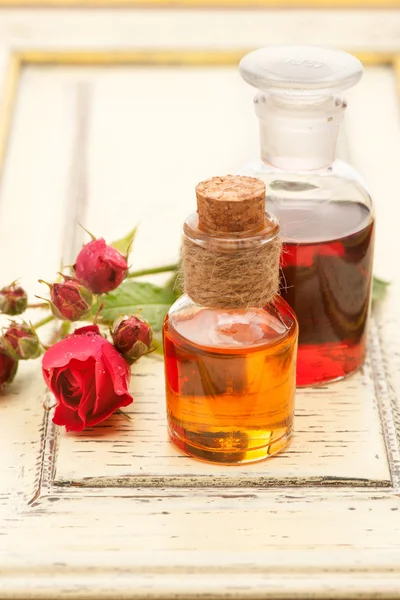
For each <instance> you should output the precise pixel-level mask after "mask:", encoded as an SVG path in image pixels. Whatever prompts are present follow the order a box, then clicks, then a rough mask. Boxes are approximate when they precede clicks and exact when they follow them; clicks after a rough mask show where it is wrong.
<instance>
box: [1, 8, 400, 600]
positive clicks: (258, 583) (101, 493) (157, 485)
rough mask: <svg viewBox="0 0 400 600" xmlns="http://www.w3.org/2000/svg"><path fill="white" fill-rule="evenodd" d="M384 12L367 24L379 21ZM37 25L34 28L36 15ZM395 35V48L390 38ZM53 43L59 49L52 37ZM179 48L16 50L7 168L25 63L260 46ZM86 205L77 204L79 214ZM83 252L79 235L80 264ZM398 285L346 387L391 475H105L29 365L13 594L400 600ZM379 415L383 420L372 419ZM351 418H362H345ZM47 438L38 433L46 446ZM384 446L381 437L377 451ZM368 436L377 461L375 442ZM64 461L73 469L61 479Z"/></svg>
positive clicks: (157, 58)
mask: <svg viewBox="0 0 400 600" xmlns="http://www.w3.org/2000/svg"><path fill="white" fill-rule="evenodd" d="M79 16H80V15H79V14H77V15H76V19H77V22H79V21H78V19H79ZM381 16H382V15H380V14H378V16H377V19H375V18H374V17H373V16H372V15H371V16H370V17H368V18H370V22H371V23H372V24H373V23H375V21H376V20H377V21H379V19H380V18H381ZM26 18H27V19H28V21H29V14H27V17H26ZM51 18H53V16H52V17H51ZM140 18H141V17H140ZM195 18H196V15H193V19H195ZM269 18H270V15H268V19H269ZM271 18H272V19H273V18H274V17H272V16H271ZM279 18H280V17H279V15H278V19H279ZM115 19H116V20H118V17H115ZM129 19H132V22H133V21H134V20H135V17H134V16H132V14H131V15H130V16H129ZM143 19H144V20H145V17H143ZM28 21H26V22H28ZM46 27H47V25H46V23H45V25H44V29H46ZM0 31H1V23H0ZM50 37H51V36H50ZM115 39H116V38H115ZM386 40H389V42H390V27H389V30H388V32H387V38H386ZM394 41H395V40H394ZM389 42H388V43H389ZM392 42H393V40H392ZM46 43H47V45H49V46H51V45H52V44H53V45H54V42H53V41H50V43H49V42H46V39H44V42H43V44H44V45H46ZM180 43H181V42H180ZM60 45H61V46H68V44H65V43H63V42H61V44H60ZM194 45H196V44H194ZM390 45H391V46H394V42H393V43H390V44H389V46H390ZM246 47H249V45H248V43H246ZM172 48H173V46H172V44H171V45H169V46H166V47H165V50H163V51H160V50H159V49H157V50H154V49H153V50H152V49H151V47H149V46H147V47H146V46H142V47H139V46H136V47H134V48H132V49H129V50H122V49H120V48H117V49H115V48H114V49H111V50H110V48H107V49H104V48H103V46H102V45H101V44H100V48H98V49H94V50H93V49H90V50H88V49H85V48H84V47H83V46H81V47H79V46H78V45H77V44H75V43H74V44H71V45H70V47H62V48H61V49H59V48H58V47H57V49H56V50H55V49H54V47H53V48H51V47H50V49H49V48H47V49H46V48H45V49H43V47H40V43H38V42H37V43H36V44H33V45H32V46H31V47H30V48H28V47H27V45H26V44H25V45H24V46H20V47H18V44H16V45H15V46H14V49H13V50H12V51H11V52H10V51H8V50H5V51H3V53H2V55H0V58H2V59H3V61H4V62H6V63H7V64H8V69H6V70H5V71H2V70H1V69H0V73H1V72H3V73H5V77H4V79H3V95H2V96H1V98H2V103H1V105H0V157H1V161H0V162H3V159H4V160H6V158H7V157H6V154H7V152H6V151H7V138H8V135H7V133H9V131H10V129H11V125H12V112H13V100H14V98H15V96H16V91H17V88H18V74H19V72H20V70H21V67H23V66H24V65H25V64H49V63H51V64H88V65H93V64H103V65H104V64H182V63H184V64H190V65H196V64H199V65H200V64H213V65H217V64H233V63H237V61H238V58H239V56H241V55H242V54H244V53H245V51H246V49H245V47H244V44H243V47H241V48H240V49H235V50H233V51H232V50H229V49H227V48H222V49H221V50H220V51H216V50H215V49H213V48H212V46H211V45H210V44H208V45H206V46H205V47H204V48H201V49H197V50H187V48H188V46H186V49H184V50H182V47H179V48H175V49H172ZM360 48H361V46H359V49H360ZM365 48H366V51H364V52H361V53H360V56H361V58H362V59H363V61H364V63H367V64H371V65H382V64H383V65H390V66H392V67H393V70H394V72H396V73H397V74H398V73H399V64H400V59H399V54H398V52H399V51H400V45H399V48H398V49H394V50H392V51H390V52H386V51H380V52H371V49H370V48H368V47H367V46H366V45H365ZM0 64H1V61H0ZM6 168H7V167H6ZM79 210H80V207H79V206H76V207H75V208H74V215H76V214H77V213H79ZM70 241H71V240H70ZM81 241H82V239H81V238H75V239H74V240H72V244H70V246H71V247H70V252H71V253H72V254H73V253H74V252H76V250H77V248H78V247H79V245H80V244H81ZM399 282H400V280H399ZM392 287H393V293H392V294H391V295H390V297H389V299H388V301H387V303H386V304H385V305H384V306H383V307H382V309H381V312H379V313H378V314H377V316H376V319H375V322H374V325H373V327H374V330H373V333H372V336H371V345H370V362H369V365H368V366H367V368H366V369H365V370H364V372H363V374H362V375H361V376H360V378H359V379H357V380H356V383H354V387H353V389H352V388H351V386H352V385H353V383H351V380H349V382H350V383H349V386H350V387H349V388H346V389H348V398H353V400H354V403H356V399H357V398H359V393H360V390H361V388H362V387H363V386H364V387H366V388H367V389H368V390H371V389H372V387H371V385H372V384H371V381H372V378H371V376H370V373H371V371H372V373H373V380H374V382H375V398H376V401H377V407H378V412H379V413H380V418H381V422H382V425H383V436H382V440H383V443H384V447H383V446H382V448H383V449H384V451H385V453H386V455H387V465H386V466H385V464H384V463H385V461H386V459H385V461H384V462H383V463H382V464H381V463H379V464H380V465H381V466H379V469H378V471H377V476H376V477H375V476H372V475H371V477H365V478H362V477H361V478H357V476H353V475H351V476H350V477H349V476H348V475H346V477H344V478H343V479H341V477H340V476H338V477H337V478H336V479H334V478H331V477H330V476H329V474H328V477H325V478H324V477H323V476H319V475H318V476H315V477H314V478H313V477H309V476H305V475H304V473H303V472H299V474H298V477H292V476H291V469H295V468H297V467H296V464H294V463H293V466H292V467H290V468H288V469H286V470H285V469H283V475H282V472H281V469H280V467H279V468H278V467H277V466H276V465H278V464H279V463H271V467H268V469H271V471H270V472H269V473H268V476H267V477H266V478H263V477H262V471H257V470H251V469H249V471H248V472H246V470H242V471H227V474H226V475H225V472H223V473H222V472H214V471H210V472H209V471H207V470H205V471H204V472H203V473H201V471H202V469H201V468H200V467H198V463H195V464H196V468H195V471H194V474H191V473H190V472H189V471H186V474H184V477H182V478H181V479H179V478H177V477H175V475H174V473H173V471H171V472H170V473H169V474H167V475H166V476H165V477H163V476H160V474H156V475H155V476H153V477H152V476H151V474H150V476H149V477H144V476H140V477H139V476H133V477H130V478H129V477H121V470H120V468H119V467H116V466H115V465H114V466H112V467H109V466H107V465H106V464H105V461H104V459H105V457H106V456H107V450H106V451H105V453H103V451H102V450H101V448H102V446H101V444H99V447H100V450H99V451H97V452H98V454H97V456H96V454H95V460H94V462H92V463H90V462H87V461H86V458H85V459H82V456H83V455H79V453H77V454H76V455H74V454H73V453H74V452H75V449H76V448H78V446H76V445H74V444H75V442H73V446H71V445H69V442H68V441H66V439H64V438H62V439H61V438H60V437H59V435H58V433H56V431H55V428H54V426H53V425H52V424H51V420H50V416H51V415H49V413H48V412H46V411H44V410H43V409H42V406H41V400H42V401H44V400H45V399H46V398H45V397H44V396H43V394H44V392H43V384H42V380H41V375H40V373H39V372H38V370H37V369H36V368H34V367H33V366H31V365H27V366H26V373H24V372H22V377H21V379H20V380H18V381H17V383H16V384H15V387H14V388H13V389H14V392H13V393H14V394H15V396H16V398H15V399H14V398H11V399H10V402H9V403H8V402H6V405H5V408H4V413H3V414H4V417H3V419H5V418H6V419H7V421H4V420H3V428H2V429H1V431H2V432H3V440H5V441H4V443H3V446H2V444H1V442H0V452H1V451H2V452H3V454H2V455H3V456H6V457H7V458H6V460H5V467H3V466H2V465H1V464H0V474H1V475H2V477H4V478H5V480H6V482H7V486H6V489H5V490H4V493H3V490H1V489H0V514H1V516H2V517H3V519H2V521H1V522H0V534H3V535H1V536H0V550H1V551H2V553H1V555H0V556H1V561H0V597H5V598H11V597H24V596H28V597H32V598H33V597H35V598H44V597H49V598H50V597H54V596H56V595H57V597H67V596H70V597H71V596H72V597H77V598H78V597H79V598H80V597H86V598H99V597H102V598H115V597H121V598H135V597H137V598H144V597H152V598H169V597H171V596H173V595H174V596H177V597H182V598H183V597H185V598H199V597H204V596H205V594H209V595H212V596H213V597H221V598H231V597H234V598H243V597H249V598H258V597H259V598H261V597H262V598H266V597H269V598H274V597H275V598H276V597H280V598H294V597H296V598H302V597H306V596H307V597H318V598H324V597H326V598H329V597H332V596H334V597H337V598H339V597H346V598H347V597H353V598H360V597H364V598H368V597H371V596H372V595H376V596H377V597H381V598H389V597H398V594H399V590H400V568H399V557H400V541H399V540H400V537H399V532H400V526H399V524H398V522H397V520H396V519H395V518H394V517H396V516H397V514H398V511H399V510H400V506H399V498H398V496H399V493H400V479H399V478H400V470H399V465H400V463H399V460H400V458H399V436H400V432H399V428H400V412H399V402H398V397H399V392H400V377H399V375H398V371H399V366H400V364H399V363H400V361H399V358H398V357H397V356H396V352H397V349H398V342H397V337H398V333H397V332H398V331H400V326H399V325H397V318H396V317H397V305H398V301H397V298H398V291H397V290H398V286H397V283H396V285H393V286H392ZM160 368H161V367H160V365H159V363H157V362H154V363H150V362H149V363H146V366H145V365H143V366H142V367H141V369H143V372H142V374H146V369H149V372H151V373H155V372H157V373H159V372H160ZM23 375H25V377H24V376H23ZM160 377H161V375H157V381H159V380H160ZM346 385H347V384H346ZM150 386H151V382H150V379H149V378H147V379H146V377H144V378H143V393H144V394H146V393H148V392H146V390H148V389H149V388H150ZM312 393H313V394H314V395H315V398H314V400H313V402H318V398H317V396H318V394H321V393H322V392H321V391H318V390H317V391H314V392H312ZM326 396H327V397H328V394H326ZM32 398H35V403H34V404H32V403H31V400H32ZM16 399H19V402H20V406H21V407H22V408H24V407H25V408H26V409H27V408H29V411H30V412H29V413H27V414H29V417H28V419H29V422H28V421H26V422H25V421H24V419H21V412H20V408H19V409H18V410H17V409H16V408H13V406H12V403H11V400H16ZM38 399H39V400H38ZM14 404H15V402H14ZM359 405H360V406H361V403H360V404H359ZM351 406H352V405H351V403H350V402H349V403H348V407H350V408H351ZM0 408H2V407H0ZM138 410H139V412H140V408H139V409H138ZM373 410H375V409H373ZM378 412H376V413H375V412H373V411H371V412H370V413H369V415H370V416H369V417H368V419H369V418H371V419H373V418H374V415H377V414H378ZM360 414H361V412H360ZM349 415H350V410H349V408H348V409H347V412H345V415H344V417H343V422H346V419H348V418H349ZM368 423H369V421H368ZM38 427H39V428H40V431H39V433H40V435H36V434H37V433H38V430H37V428H38ZM127 427H129V426H127ZM378 429H379V428H378ZM366 431H367V429H366ZM368 431H369V429H368ZM62 435H64V434H62ZM379 436H380V434H379V432H378V431H376V432H374V444H375V443H376V444H377V446H376V447H379V443H380V442H379V439H380V437H379ZM89 437H90V433H89ZM378 438H379V439H378ZM60 439H61V450H60V447H59V448H58V445H59V444H60ZM11 440H12V449H11V459H10V458H9V455H8V454H7V452H8V450H9V445H10V443H11ZM360 440H361V442H360V443H365V448H366V451H367V450H368V444H367V442H368V439H367V435H366V434H365V435H364V434H363V435H362V436H361V437H360ZM87 443H89V444H92V441H91V440H89V442H87ZM374 447H375V446H374ZM71 448H72V450H71ZM57 451H58V459H59V460H60V465H61V466H60V473H59V474H57V473H55V467H56V462H57V460H55V459H57ZM71 452H72V454H71ZM63 453H64V454H63ZM21 454H22V456H21ZM74 456H75V457H76V458H75V460H72V458H74ZM88 456H90V455H88ZM71 457H72V458H71ZM361 459H362V455H358V456H357V455H356V454H353V455H351V456H350V455H349V458H348V459H347V458H346V460H348V461H349V463H351V464H352V465H355V466H354V469H356V468H357V462H356V461H357V460H359V461H360V465H359V472H360V473H361V472H363V469H364V468H365V467H364V465H363V464H362V462H361ZM142 460H144V459H142ZM185 460H186V459H185ZM75 461H76V462H75ZM82 461H84V462H83V463H82ZM102 461H103V462H102ZM352 461H353V462H352ZM378 462H379V461H378ZM94 463H96V464H100V465H103V464H104V474H102V475H101V476H100V477H99V476H98V473H97V471H96V469H97V467H96V469H94V471H93V474H92V475H91V476H90V477H89V478H86V477H76V473H78V475H79V474H80V475H82V473H83V475H85V474H86V473H88V472H89V468H92V467H93V464H94ZM82 464H83V465H84V466H83V467H81V466H80V465H82ZM185 464H186V463H185ZM264 464H266V463H264ZM303 464H305V463H303ZM10 465H11V467H10ZM274 465H275V466H274ZM367 466H368V465H367ZM386 467H388V468H389V472H387V468H386ZM368 468H369V467H368ZM2 469H3V470H2ZM205 469H206V468H205ZM260 469H262V467H260ZM274 470H275V471H276V473H277V475H276V476H274V475H273V474H272V473H273V471H274ZM355 472H356V471H355V470H354V473H355ZM352 473H353V471H352ZM371 473H372V471H371ZM70 474H72V476H71V479H68V477H69V475H70ZM201 474H202V475H203V477H201V476H200V475H201ZM204 474H205V475H207V474H208V479H207V477H206V476H204ZM60 475H61V476H60ZM6 477H8V478H7V479H6ZM304 483H306V485H304ZM274 540H275V541H274ZM3 542H4V543H3Z"/></svg>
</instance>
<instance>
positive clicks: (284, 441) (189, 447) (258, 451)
mask: <svg viewBox="0 0 400 600" xmlns="http://www.w3.org/2000/svg"><path fill="white" fill-rule="evenodd" d="M168 433H169V438H170V440H171V442H172V443H173V445H174V446H176V447H177V448H178V449H179V450H181V451H182V452H184V453H185V454H187V455H188V456H190V457H191V458H195V459H197V460H200V461H202V462H208V463H213V464H223V465H227V466H229V465H232V466H233V465H240V464H246V463H253V462H259V461H261V460H265V459H266V458H269V457H271V456H274V455H275V454H278V452H281V451H282V450H284V449H285V448H286V447H287V446H288V445H289V443H290V440H291V438H292V435H293V431H292V430H288V431H287V432H286V433H284V434H283V435H281V436H280V437H279V438H277V439H275V440H274V441H272V442H270V443H268V444H266V445H263V446H258V447H253V448H246V449H241V450H236V451H229V449H228V448H219V449H215V448H207V447H205V446H199V445H198V444H193V443H192V442H190V441H188V440H187V439H183V438H182V437H180V435H178V433H177V432H176V431H174V430H173V429H171V427H170V426H168Z"/></svg>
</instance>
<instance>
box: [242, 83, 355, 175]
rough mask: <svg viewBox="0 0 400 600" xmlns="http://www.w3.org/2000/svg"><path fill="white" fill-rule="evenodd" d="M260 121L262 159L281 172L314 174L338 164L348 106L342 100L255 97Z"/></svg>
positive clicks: (258, 95) (259, 95)
mask: <svg viewBox="0 0 400 600" xmlns="http://www.w3.org/2000/svg"><path fill="white" fill-rule="evenodd" d="M254 102H255V107H256V114H257V116H258V118H259V119H260V137H261V158H262V160H263V161H264V162H266V163H268V164H270V165H272V166H274V167H277V168H279V169H284V170H288V171H289V170H290V171H311V170H317V169H322V168H324V167H327V166H329V165H330V164H331V163H332V162H333V161H334V160H335V154H336V145H337V139H338V133H339V126H340V123H341V121H342V119H343V112H344V109H345V108H346V103H345V101H344V100H343V99H342V98H339V97H322V98H312V99H311V98H300V99H299V98H296V99H291V98H286V97H283V96H274V95H269V94H265V93H263V92H261V93H259V94H257V96H256V97H255V101H254Z"/></svg>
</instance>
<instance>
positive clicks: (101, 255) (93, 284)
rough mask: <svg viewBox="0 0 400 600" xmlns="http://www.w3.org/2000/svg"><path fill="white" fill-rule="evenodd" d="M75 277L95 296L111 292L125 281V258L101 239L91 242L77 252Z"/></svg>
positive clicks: (126, 265)
mask: <svg viewBox="0 0 400 600" xmlns="http://www.w3.org/2000/svg"><path fill="white" fill-rule="evenodd" d="M74 270H75V277H76V278H77V279H79V280H80V281H83V283H84V284H85V285H86V286H87V287H88V288H89V289H90V290H91V291H92V292H94V293H95V294H104V293H106V292H111V290H115V288H117V287H118V286H119V284H120V283H122V281H123V280H124V279H125V277H126V273H127V271H128V263H127V262H126V258H125V257H124V256H123V255H122V254H121V252H118V250H116V249H115V248H113V247H112V246H107V244H106V243H105V241H104V240H103V239H99V240H93V241H92V242H89V243H88V244H86V245H85V246H83V248H82V250H81V251H80V252H79V254H78V256H77V259H76V263H75V265H74Z"/></svg>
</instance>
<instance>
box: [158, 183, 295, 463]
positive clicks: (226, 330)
mask: <svg viewBox="0 0 400 600" xmlns="http://www.w3.org/2000/svg"><path fill="white" fill-rule="evenodd" d="M255 181H256V180H255V179H253V178H249V177H226V178H213V179H212V180H208V181H206V182H202V184H201V185H203V191H204V189H205V190H206V192H205V195H203V199H204V198H205V200H206V203H207V207H206V208H207V209H208V208H209V207H210V205H215V204H216V205H217V206H216V210H215V213H216V215H217V218H216V219H214V220H213V224H214V223H217V219H218V220H220V219H221V218H222V220H223V223H222V225H224V224H225V223H226V219H230V222H231V225H233V228H232V227H224V226H223V227H221V222H219V223H217V227H216V228H214V227H211V226H210V219H208V222H207V223H206V219H204V220H202V216H201V215H202V213H201V210H199V212H198V213H195V214H193V215H191V216H190V217H189V218H188V219H187V220H186V222H185V225H184V260H183V267H184V279H185V289H186V291H187V293H185V294H184V295H183V296H181V298H179V300H178V301H177V302H176V303H175V304H174V305H173V306H172V307H171V309H170V311H169V313H168V315H167V317H166V320H165V324H164V361H165V378H166V398H167V419H168V429H169V435H170V438H171V440H172V442H173V443H174V444H175V445H176V446H177V447H178V448H180V449H181V450H183V451H184V452H186V453H187V454H189V455H191V456H193V457H196V458H199V459H202V460H207V461H210V462H217V463H224V464H236V463H244V462H254V461H257V460H261V459H264V458H267V457H268V456H271V455H272V454H275V453H276V452H278V451H280V450H282V449H283V448H284V447H285V446H286V445H287V443H288V442H289V440H290V438H291V436H292V430H293V415H294V395H295V388H296V348H297V336H298V326H297V322H296V318H295V316H294V314H293V312H292V310H291V308H290V307H289V305H288V304H287V303H286V302H285V301H284V300H283V299H282V298H280V297H279V296H276V292H277V288H278V269H279V251H280V244H278V246H277V245H276V244H277V236H278V234H279V225H278V222H277V220H276V218H274V217H272V216H269V215H268V214H265V213H264V211H265V208H264V206H265V186H264V184H262V183H261V182H256V184H255V185H256V187H257V189H258V191H259V190H260V189H261V192H262V195H261V196H260V198H259V199H260V203H259V207H260V211H261V214H260V216H261V222H260V226H255V227H254V225H255V222H253V224H252V225H251V224H249V228H247V226H246V223H247V222H248V219H247V209H246V207H245V211H243V212H241V214H240V215H238V214H237V210H238V209H240V206H239V205H240V204H245V203H246V201H247V200H246V198H247V199H249V193H250V194H251V193H252V189H251V186H252V185H254V182H255ZM260 184H261V188H260ZM198 189H199V186H198V187H197V190H198ZM215 189H217V192H218V193H217V196H218V198H216V196H215V194H214V196H213V193H214V191H215ZM213 190H214V191H213ZM242 201H244V202H242ZM198 202H199V195H198ZM232 206H233V210H235V211H236V216H235V214H234V213H233V210H232V211H231V208H232ZM253 214H254V213H253ZM236 217H237V218H236ZM237 226H238V230H236V228H237ZM188 244H189V247H188ZM269 248H271V252H269ZM260 252H262V253H264V255H265V256H269V258H270V264H269V268H270V275H271V276H272V279H271V278H270V280H269V281H267V280H266V281H267V286H269V288H270V290H269V291H268V295H270V297H271V300H270V301H268V302H256V303H255V305H252V304H251V303H250V304H249V299H250V298H255V297H256V295H257V294H258V292H257V294H256V295H253V290H255V289H256V288H259V287H260V286H259V283H260V280H261V279H262V278H263V277H264V279H265V269H264V266H263V264H262V263H261V264H259V265H258V267H257V268H259V274H260V276H259V277H258V278H257V277H256V278H255V279H253V278H252V276H251V273H250V271H251V269H252V268H254V265H253V264H252V263H251V262H250V261H253V262H254V259H255V257H256V256H257V253H260ZM189 253H191V255H192V256H193V253H195V255H196V256H198V258H196V257H195V260H194V259H193V258H192V257H189ZM246 257H249V262H248V263H247V258H246ZM237 261H239V263H238V262H237ZM238 264H241V265H242V267H240V272H236V273H235V271H236V269H237V266H238ZM243 266H244V268H243ZM246 266H247V267H248V269H247V270H246ZM267 275H268V274H267ZM271 285H272V288H271Z"/></svg>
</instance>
